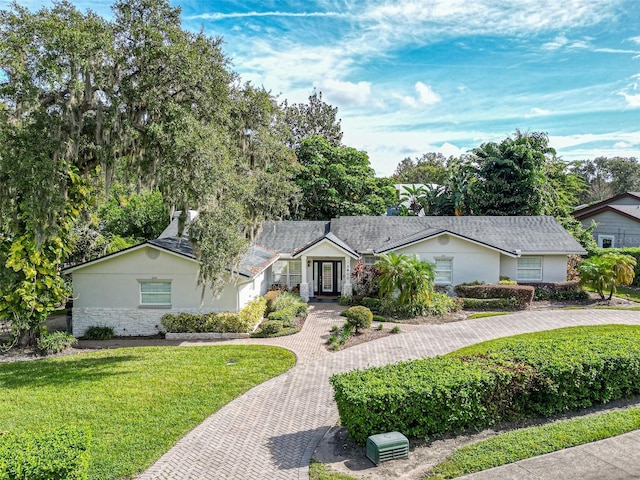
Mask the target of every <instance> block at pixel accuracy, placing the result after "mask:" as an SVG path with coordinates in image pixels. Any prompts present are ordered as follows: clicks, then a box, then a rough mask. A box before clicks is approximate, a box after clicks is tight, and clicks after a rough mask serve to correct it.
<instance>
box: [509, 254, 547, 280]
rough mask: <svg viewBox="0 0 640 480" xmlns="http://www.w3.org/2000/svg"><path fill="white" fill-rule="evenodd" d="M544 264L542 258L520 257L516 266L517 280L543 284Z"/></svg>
mask: <svg viewBox="0 0 640 480" xmlns="http://www.w3.org/2000/svg"><path fill="white" fill-rule="evenodd" d="M534 260H535V262H537V263H539V265H535V264H534V262H533V261H534ZM543 264H544V261H543V258H542V257H519V258H518V261H517V264H516V280H517V281H523V282H541V281H542V279H543V275H542V266H543ZM535 272H537V273H535Z"/></svg>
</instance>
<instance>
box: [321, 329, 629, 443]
mask: <svg viewBox="0 0 640 480" xmlns="http://www.w3.org/2000/svg"><path fill="white" fill-rule="evenodd" d="M330 381H331V385H332V386H333V389H334V397H335V400H336V403H337V405H338V412H339V413H340V420H341V423H342V424H343V425H344V426H345V427H347V429H348V430H349V433H350V434H351V435H352V437H353V438H354V439H355V440H356V441H358V442H364V441H365V440H366V438H367V437H368V436H370V435H374V434H377V433H382V432H389V431H399V432H402V433H404V434H405V435H407V436H411V437H417V438H426V437H428V436H429V435H434V434H443V433H453V432H455V431H457V430H461V429H467V428H484V427H486V426H488V425H491V424H494V423H497V422H501V421H505V420H514V419H520V418H532V417H537V416H540V415H551V414H555V413H560V412H564V411H569V410H574V409H580V408H585V407H589V406H591V405H594V404H602V403H607V402H610V401H612V400H616V399H619V398H624V397H629V396H632V395H636V394H638V393H640V327H637V326H623V325H607V326H600V327H573V328H565V329H560V330H552V331H546V332H539V333H535V334H526V335H518V336H516V337H507V338H502V339H498V340H494V341H490V342H485V343H483V344H479V345H474V346H472V347H468V348H465V349H462V350H461V351H458V352H453V353H452V354H449V355H447V356H444V357H443V356H439V357H434V358H424V359H420V360H415V361H411V362H401V363H397V364H392V365H386V366H384V367H374V368H368V369H365V370H354V371H351V372H347V373H342V374H336V375H333V376H332V377H331V380H330Z"/></svg>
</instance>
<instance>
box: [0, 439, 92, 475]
mask: <svg viewBox="0 0 640 480" xmlns="http://www.w3.org/2000/svg"><path fill="white" fill-rule="evenodd" d="M89 444H90V437H89V434H88V432H86V431H84V430H78V429H75V428H71V427H64V428H58V429H56V430H52V431H47V432H21V433H14V432H8V433H5V434H0V480H85V479H86V478H87V474H88V471H89Z"/></svg>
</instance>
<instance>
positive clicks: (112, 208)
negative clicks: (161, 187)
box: [98, 186, 170, 241]
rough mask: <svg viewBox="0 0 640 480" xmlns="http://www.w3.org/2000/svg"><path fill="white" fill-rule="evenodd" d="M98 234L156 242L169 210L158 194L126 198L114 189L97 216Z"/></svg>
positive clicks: (146, 193)
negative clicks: (99, 230)
mask: <svg viewBox="0 0 640 480" xmlns="http://www.w3.org/2000/svg"><path fill="white" fill-rule="evenodd" d="M98 216H99V217H100V221H101V224H102V225H101V226H102V232H101V233H102V234H103V235H106V236H109V237H111V236H113V235H116V236H118V237H123V238H135V239H137V240H138V241H144V240H151V239H154V238H157V237H158V236H159V235H160V234H161V233H162V231H163V230H164V228H165V227H166V226H167V224H168V223H169V220H170V219H169V209H168V208H167V207H166V206H165V205H164V203H163V200H162V194H161V193H160V192H159V191H158V190H149V191H144V192H141V193H139V194H136V193H131V194H127V192H126V191H124V189H123V188H122V187H120V186H119V188H117V189H116V188H114V189H112V191H111V197H110V198H109V200H108V201H107V202H106V203H104V204H103V205H102V206H101V208H100V211H99V212H98Z"/></svg>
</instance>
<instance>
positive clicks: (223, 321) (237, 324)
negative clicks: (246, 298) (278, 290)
mask: <svg viewBox="0 0 640 480" xmlns="http://www.w3.org/2000/svg"><path fill="white" fill-rule="evenodd" d="M266 305H267V302H266V300H265V299H264V298H263V297H257V298H256V299H255V300H253V301H251V302H249V303H248V304H247V305H246V306H245V307H244V308H243V309H242V310H240V311H239V312H238V313H235V312H218V313H216V312H213V313H204V314H194V313H179V314H177V315H174V314H171V313H168V314H166V315H163V316H162V319H161V322H162V325H163V326H164V328H165V330H166V331H167V332H171V333H203V332H217V333H245V332H248V331H250V330H251V329H252V328H253V327H254V326H255V325H256V324H257V323H258V322H259V321H260V320H261V319H262V317H263V316H264V312H265V308H266Z"/></svg>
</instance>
